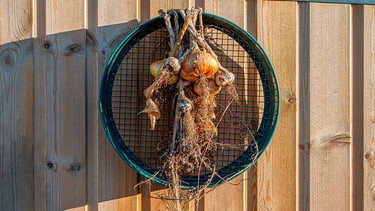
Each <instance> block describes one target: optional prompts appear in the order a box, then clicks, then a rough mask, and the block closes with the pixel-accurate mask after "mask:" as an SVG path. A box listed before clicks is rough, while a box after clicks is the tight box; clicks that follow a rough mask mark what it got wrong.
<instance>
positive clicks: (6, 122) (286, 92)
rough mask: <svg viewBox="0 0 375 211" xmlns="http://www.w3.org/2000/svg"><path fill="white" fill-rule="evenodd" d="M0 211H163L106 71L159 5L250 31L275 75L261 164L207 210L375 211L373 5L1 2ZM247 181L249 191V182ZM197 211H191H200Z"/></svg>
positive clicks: (219, 0)
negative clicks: (128, 160)
mask: <svg viewBox="0 0 375 211" xmlns="http://www.w3.org/2000/svg"><path fill="white" fill-rule="evenodd" d="M0 5H1V6H0V175H1V181H0V210H7V211H11V210H22V211H23V210H38V211H43V210H51V211H52V210H145V211H146V210H165V209H166V207H165V204H164V203H163V202H161V201H160V200H157V199H152V198H150V197H147V196H148V195H149V194H150V192H152V193H155V192H159V191H165V190H163V188H162V187H160V186H155V187H153V188H152V189H151V190H149V189H148V188H145V187H143V188H142V187H141V188H135V189H134V185H136V184H137V183H138V182H140V181H141V180H142V179H143V178H141V177H140V176H139V175H138V174H137V173H136V172H135V171H134V170H132V169H131V168H129V167H128V166H127V165H126V164H125V163H124V162H123V161H122V160H121V159H120V157H119V156H118V155H117V154H116V152H115V151H114V149H113V148H112V147H111V145H110V144H109V141H108V140H107V138H106V136H105V134H104V132H103V129H102V125H101V121H100V117H99V114H98V90H99V85H100V79H101V74H102V71H103V68H104V65H105V63H106V61H107V59H108V57H109V55H110V54H111V52H112V51H113V49H114V48H115V46H116V45H117V44H118V43H119V41H120V40H121V39H122V38H124V36H126V34H127V33H129V32H130V31H131V30H132V29H134V28H135V27H136V26H137V25H138V24H139V23H142V22H144V21H146V20H149V19H150V18H152V17H155V16H156V15H157V11H158V10H159V9H160V8H163V9H170V8H187V7H191V6H193V5H197V6H200V7H202V8H203V9H204V11H206V12H209V13H214V14H217V15H220V16H223V17H225V18H228V19H229V20H231V21H233V22H235V23H237V24H238V25H240V26H242V27H243V28H245V29H246V30H248V31H249V32H250V33H252V34H253V35H254V36H255V37H256V38H257V39H258V41H259V42H260V44H261V45H262V46H263V47H264V48H265V50H266V51H267V53H268V54H269V56H270V59H271V61H272V62H273V65H274V67H275V70H276V72H277V76H278V78H279V83H280V89H281V114H280V121H279V124H278V127H277V130H276V134H275V136H274V138H273V140H272V142H271V145H270V147H269V148H268V149H267V151H266V153H265V154H264V155H263V156H262V157H261V159H260V160H259V161H258V163H257V165H256V167H253V168H252V169H251V170H249V171H248V172H247V173H246V174H245V175H244V176H242V177H241V178H238V179H236V180H235V181H234V182H233V183H238V184H225V185H222V186H221V187H219V188H218V189H216V190H214V191H212V192H210V193H208V194H207V195H205V197H204V198H203V199H202V201H201V203H200V210H204V211H208V210H236V211H237V210H275V211H276V210H281V211H284V210H285V211H286V210H318V211H325V210H340V211H342V210H355V211H357V210H366V211H367V210H375V6H370V5H360V4H353V5H351V4H329V3H313V2H306V1H304V2H295V1H268V0H254V1H253V0H248V1H244V0H230V1H223V0H214V1H209V0H195V1H194V0H169V1H164V0H157V1H151V0H98V1H96V0H92V1H90V0H53V1H49V0H15V1H13V0H0ZM243 179H245V180H243ZM190 210H193V208H190Z"/></svg>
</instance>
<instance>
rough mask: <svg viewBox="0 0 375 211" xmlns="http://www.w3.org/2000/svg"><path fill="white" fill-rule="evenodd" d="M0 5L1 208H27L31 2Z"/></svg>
mask: <svg viewBox="0 0 375 211" xmlns="http://www.w3.org/2000/svg"><path fill="white" fill-rule="evenodd" d="M0 4H1V8H0V175H1V176H0V178H1V180H0V210H28V209H29V208H30V207H31V208H32V207H33V206H34V201H33V191H34V183H33V180H34V177H33V144H34V138H33V65H34V62H33V55H32V52H33V48H34V46H33V40H32V36H33V34H32V29H33V26H32V15H33V14H32V12H33V7H32V6H33V5H32V4H31V3H30V2H29V1H4V0H3V1H0Z"/></svg>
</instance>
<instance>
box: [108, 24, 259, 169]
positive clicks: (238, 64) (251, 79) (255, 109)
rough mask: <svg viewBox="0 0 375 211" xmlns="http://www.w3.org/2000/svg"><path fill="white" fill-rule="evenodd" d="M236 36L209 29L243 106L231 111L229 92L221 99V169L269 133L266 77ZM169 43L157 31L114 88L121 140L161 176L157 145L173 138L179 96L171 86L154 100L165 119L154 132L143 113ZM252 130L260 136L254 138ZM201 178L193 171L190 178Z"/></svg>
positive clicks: (138, 47)
mask: <svg viewBox="0 0 375 211" xmlns="http://www.w3.org/2000/svg"><path fill="white" fill-rule="evenodd" d="M234 36H236V35H235V34H231V32H230V31H226V30H225V29H220V30H218V29H216V28H215V27H214V26H210V25H206V29H205V38H206V40H207V42H208V43H209V44H210V46H211V47H212V49H213V50H214V51H215V53H216V54H217V55H218V59H219V61H220V62H221V64H222V65H223V66H224V67H226V68H227V69H228V70H230V71H232V72H233V73H234V74H235V76H236V79H235V82H234V85H235V87H236V89H237V92H238V94H239V101H238V103H237V102H232V103H231V104H230V106H229V107H228V108H227V105H228V104H229V103H230V102H231V99H232V98H231V96H230V94H229V93H228V92H227V91H226V90H222V91H221V92H220V94H218V95H217V96H216V97H215V99H216V102H217V105H218V106H217V108H216V111H215V113H216V120H215V124H218V125H217V126H218V132H219V134H218V137H217V139H216V141H217V143H220V144H219V148H218V150H217V154H216V158H217V163H216V164H217V166H216V168H217V169H221V168H222V167H225V166H227V165H228V164H230V163H231V162H233V161H234V160H235V159H236V158H238V157H239V156H240V155H241V154H242V153H243V152H244V150H246V148H247V147H246V145H249V144H255V142H252V140H253V137H257V139H260V138H261V134H262V133H264V131H262V130H264V128H259V125H260V122H261V120H262V118H263V111H264V95H263V86H264V84H263V86H262V82H261V76H260V75H259V73H258V70H257V67H256V65H255V63H254V61H253V60H252V59H251V58H250V56H249V54H251V53H252V52H251V51H250V53H248V52H249V50H247V51H248V52H246V51H245V50H244V49H243V47H242V46H241V45H243V43H241V39H240V38H239V37H237V38H236V39H233V37H234ZM236 40H240V41H239V42H237V41H236ZM168 41H169V38H168V37H167V32H166V30H165V29H159V30H156V31H155V32H152V33H151V34H149V35H147V36H146V37H145V38H143V39H141V40H140V41H138V42H137V43H136V44H135V45H134V46H133V47H132V49H131V50H130V51H129V52H128V54H127V55H126V56H125V58H124V59H123V61H122V62H121V64H120V66H119V69H118V71H117V74H116V76H115V80H114V82H113V87H112V112H113V121H114V122H115V125H116V127H117V131H118V133H119V135H120V136H121V139H122V140H123V142H124V144H125V145H126V146H127V147H128V148H129V149H130V150H131V151H132V152H133V153H134V155H135V156H136V157H137V158H138V159H140V160H141V161H142V162H144V163H145V164H147V165H149V166H150V167H152V168H154V169H156V170H158V169H159V168H161V165H162V163H161V161H160V160H159V159H158V156H157V145H158V143H160V142H161V141H162V140H170V139H171V137H172V130H173V128H172V127H173V120H174V111H173V106H172V101H173V98H174V96H175V94H176V93H177V92H176V90H175V88H174V86H165V87H163V88H162V89H161V90H160V92H159V93H157V95H156V96H154V97H155V98H156V99H157V103H158V104H159V108H160V110H161V114H162V115H161V118H160V119H159V120H158V121H157V125H156V128H155V130H154V131H151V130H149V127H150V125H149V119H148V117H147V115H144V114H142V115H138V113H139V112H140V111H141V110H142V109H143V108H144V106H145V100H146V99H145V97H144V96H143V90H145V89H146V88H147V87H148V86H149V85H150V84H151V83H152V81H153V77H152V75H151V74H150V73H149V65H150V64H151V63H152V62H154V61H157V60H160V59H164V58H165V57H166V55H167V53H168V52H169V50H170V49H169V46H168ZM252 58H255V62H258V61H257V59H256V56H254V55H252ZM257 66H258V67H259V66H261V64H257ZM154 97H153V98H154ZM219 121H220V122H219ZM249 130H250V131H252V133H254V134H249V132H248V131H249ZM257 131H258V132H257ZM255 133H257V134H255ZM207 173H210V172H206V171H204V170H203V171H202V170H201V171H200V174H201V175H203V174H207ZM197 175H198V173H197V172H194V171H193V172H192V173H191V174H190V175H189V176H197Z"/></svg>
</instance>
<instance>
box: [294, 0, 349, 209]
mask: <svg viewBox="0 0 375 211" xmlns="http://www.w3.org/2000/svg"><path fill="white" fill-rule="evenodd" d="M306 7H307V8H306V9H307V14H306V15H307V18H308V19H309V20H308V24H309V25H308V26H309V28H305V29H304V30H307V31H304V33H307V34H308V36H307V37H308V38H309V40H308V41H307V42H309V43H308V45H305V46H304V47H309V49H305V50H303V53H306V54H307V55H305V54H301V58H303V59H306V60H303V62H304V64H303V65H302V64H301V74H303V75H304V76H303V78H304V79H306V78H308V79H309V82H308V87H306V89H304V90H303V93H301V95H302V96H304V94H308V96H306V97H303V98H304V99H306V98H307V100H306V101H302V103H303V104H304V105H301V107H302V108H303V107H304V106H306V108H308V110H304V111H303V112H308V114H307V116H306V115H304V114H301V115H302V119H303V120H302V121H303V123H302V124H303V126H304V127H303V128H302V130H304V131H303V132H302V133H303V136H302V139H301V146H300V148H301V149H303V150H304V151H303V153H304V156H303V159H304V161H303V162H305V163H304V164H305V165H304V166H302V165H300V167H301V171H302V172H304V174H303V176H304V177H301V178H300V179H301V180H302V181H301V184H302V185H301V189H305V190H304V191H305V192H304V193H303V196H302V198H301V203H303V205H302V204H301V207H303V208H304V209H308V210H349V209H350V195H351V194H350V179H351V178H350V175H351V172H350V168H351V167H350V163H351V153H350V151H351V134H350V133H351V130H350V119H351V117H350V113H351V112H350V103H351V100H350V92H351V91H350V84H351V82H350V74H351V67H350V65H351V64H350V60H351V53H350V50H351V46H350V38H351V37H350V30H351V27H350V5H336V4H317V3H310V4H308V5H307V6H306ZM304 12H306V10H304ZM301 15H303V14H301ZM303 21H306V20H305V19H303ZM301 24H302V23H301ZM301 39H304V38H302V37H301ZM301 51H302V50H301ZM306 56H307V58H306ZM302 86H304V85H302ZM305 103H307V104H305ZM301 112H302V111H301ZM306 157H307V159H305V158H306Z"/></svg>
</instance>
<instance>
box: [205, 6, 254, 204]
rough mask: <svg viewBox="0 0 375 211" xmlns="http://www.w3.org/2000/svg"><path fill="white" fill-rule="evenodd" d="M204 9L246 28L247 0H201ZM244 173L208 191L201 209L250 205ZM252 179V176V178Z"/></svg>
mask: <svg viewBox="0 0 375 211" xmlns="http://www.w3.org/2000/svg"><path fill="white" fill-rule="evenodd" d="M199 6H201V7H202V8H203V11H205V12H208V13H212V14H215V15H218V16H222V17H224V18H227V19H228V20H230V21H232V22H234V23H235V24H237V25H239V26H241V27H243V28H246V27H247V23H246V22H245V21H246V20H247V18H246V15H247V14H246V13H245V11H246V8H247V7H246V6H247V4H246V2H244V1H239V0H238V1H237V0H235V1H204V2H199ZM247 177H248V175H247V174H244V175H241V176H239V177H237V178H235V179H234V180H233V181H231V182H229V183H227V184H223V185H221V186H219V187H217V188H216V189H214V190H213V191H208V192H207V193H206V194H205V195H204V197H203V199H202V200H201V202H200V209H199V210H205V211H206V210H245V209H246V207H247V206H248V204H249V203H248V200H247V195H248V190H247V188H248V183H249V181H246V182H244V179H247ZM250 180H251V178H250Z"/></svg>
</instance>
